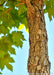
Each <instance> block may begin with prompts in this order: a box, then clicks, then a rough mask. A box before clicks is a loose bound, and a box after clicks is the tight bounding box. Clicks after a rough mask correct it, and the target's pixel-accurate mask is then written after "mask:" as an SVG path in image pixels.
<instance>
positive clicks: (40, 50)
mask: <svg viewBox="0 0 54 75" xmlns="http://www.w3.org/2000/svg"><path fill="white" fill-rule="evenodd" d="M26 6H27V20H28V26H29V43H30V49H29V58H28V72H29V75H50V62H49V57H48V46H47V41H48V38H47V31H46V27H45V19H44V11H43V6H44V0H26Z"/></svg>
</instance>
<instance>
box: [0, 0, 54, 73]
mask: <svg viewBox="0 0 54 75" xmlns="http://www.w3.org/2000/svg"><path fill="white" fill-rule="evenodd" d="M25 1H26V0H25ZM26 13H27V7H26V5H25V3H22V2H21V0H0V35H1V34H3V36H1V37H0V69H1V70H3V69H4V67H5V66H6V67H7V68H8V69H9V70H11V71H13V67H12V65H11V64H10V63H14V62H15V61H14V59H13V58H12V57H11V55H10V54H14V55H15V54H16V53H15V49H14V48H13V47H12V45H15V46H17V47H21V48H22V46H23V41H25V38H24V36H23V33H22V32H21V31H20V30H21V29H22V28H23V27H24V26H25V30H26V31H27V32H29V28H28V23H27V17H26V16H27V15H26ZM44 13H48V16H49V19H50V20H52V17H53V18H54V0H45V8H44ZM12 27H14V28H15V27H16V28H17V29H18V30H17V31H12V32H11V33H10V31H11V30H12ZM0 74H1V72H0Z"/></svg>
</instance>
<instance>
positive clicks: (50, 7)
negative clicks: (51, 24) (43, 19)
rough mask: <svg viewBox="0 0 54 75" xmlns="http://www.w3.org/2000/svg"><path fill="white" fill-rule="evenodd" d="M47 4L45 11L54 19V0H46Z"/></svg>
mask: <svg viewBox="0 0 54 75" xmlns="http://www.w3.org/2000/svg"><path fill="white" fill-rule="evenodd" d="M45 6H46V8H45V9H44V12H45V13H48V17H49V19H50V20H52V17H53V18H54V0H45Z"/></svg>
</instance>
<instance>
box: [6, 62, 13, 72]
mask: <svg viewBox="0 0 54 75" xmlns="http://www.w3.org/2000/svg"><path fill="white" fill-rule="evenodd" d="M6 67H7V68H8V69H9V70H10V71H13V66H12V65H11V64H8V63H7V64H6Z"/></svg>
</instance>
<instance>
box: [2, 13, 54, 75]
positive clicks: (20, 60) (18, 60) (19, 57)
mask: <svg viewBox="0 0 54 75" xmlns="http://www.w3.org/2000/svg"><path fill="white" fill-rule="evenodd" d="M45 21H46V28H47V33H48V53H49V59H50V62H51V74H50V75H54V74H53V73H54V72H53V70H54V60H53V59H54V19H53V20H52V21H51V22H50V21H49V18H48V14H45ZM22 31H23V35H24V37H25V39H26V41H24V42H23V47H22V49H21V48H20V47H19V48H15V50H16V55H15V56H14V55H12V56H13V58H14V59H15V63H13V64H12V65H13V72H11V71H9V70H8V69H7V68H6V67H5V69H4V70H3V71H2V72H3V75H28V72H27V60H28V55H29V34H28V33H27V32H26V31H25V29H24V28H23V29H22Z"/></svg>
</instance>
